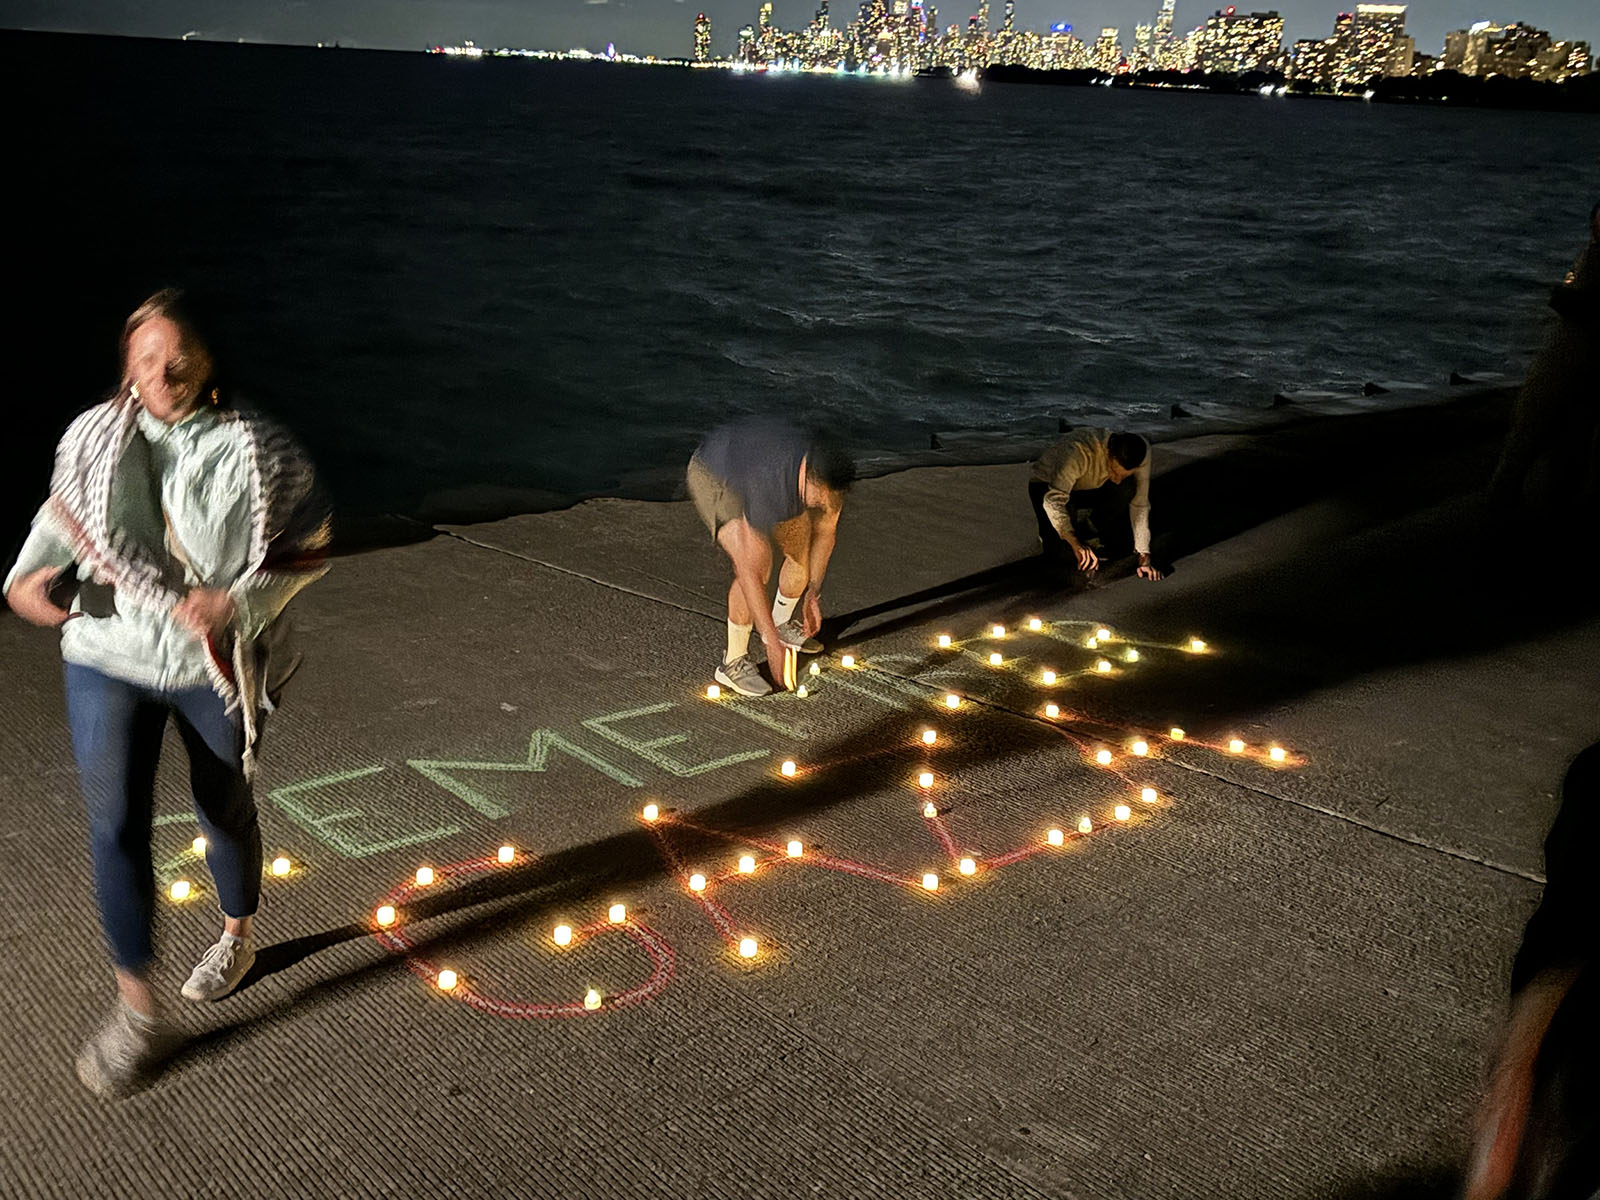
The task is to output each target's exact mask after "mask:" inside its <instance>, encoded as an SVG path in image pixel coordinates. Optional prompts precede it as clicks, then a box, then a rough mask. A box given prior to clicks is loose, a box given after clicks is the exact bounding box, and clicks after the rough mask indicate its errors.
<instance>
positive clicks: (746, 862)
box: [739, 854, 756, 875]
mask: <svg viewBox="0 0 1600 1200" xmlns="http://www.w3.org/2000/svg"><path fill="white" fill-rule="evenodd" d="M755 869H756V860H755V856H754V855H753V854H741V855H740V856H739V874H741V875H749V874H751V873H752V872H753V871H754V870H755Z"/></svg>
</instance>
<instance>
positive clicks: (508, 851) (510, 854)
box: [494, 846, 517, 863]
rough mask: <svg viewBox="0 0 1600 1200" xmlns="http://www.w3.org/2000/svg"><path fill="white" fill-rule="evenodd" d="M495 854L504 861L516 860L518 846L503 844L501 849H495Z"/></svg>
mask: <svg viewBox="0 0 1600 1200" xmlns="http://www.w3.org/2000/svg"><path fill="white" fill-rule="evenodd" d="M494 856H495V858H496V859H498V860H499V861H500V862H502V863H512V862H516V861H517V848H516V847H515V846H501V847H500V849H498V850H496V851H495V853H494Z"/></svg>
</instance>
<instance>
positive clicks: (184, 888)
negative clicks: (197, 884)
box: [167, 879, 192, 900]
mask: <svg viewBox="0 0 1600 1200" xmlns="http://www.w3.org/2000/svg"><path fill="white" fill-rule="evenodd" d="M191 890H192V887H191V885H190V883H189V881H188V880H187V879H174V880H173V881H172V886H171V887H170V888H168V889H167V894H168V895H169V896H171V897H172V898H173V899H174V900H187V899H188V898H189V893H190V891H191Z"/></svg>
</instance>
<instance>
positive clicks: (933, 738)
mask: <svg viewBox="0 0 1600 1200" xmlns="http://www.w3.org/2000/svg"><path fill="white" fill-rule="evenodd" d="M938 740H939V735H938V734H937V733H935V732H934V731H933V730H931V729H924V730H923V731H922V744H923V745H925V746H931V745H933V744H934V743H935V742H937V741H938Z"/></svg>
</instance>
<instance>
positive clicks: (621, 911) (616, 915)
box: [606, 904, 628, 925]
mask: <svg viewBox="0 0 1600 1200" xmlns="http://www.w3.org/2000/svg"><path fill="white" fill-rule="evenodd" d="M627 919H628V906H627V905H626V904H613V905H612V906H611V907H610V908H608V909H606V920H608V921H610V922H611V923H612V924H613V925H621V924H622V923H623V922H624V921H626V920H627Z"/></svg>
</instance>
